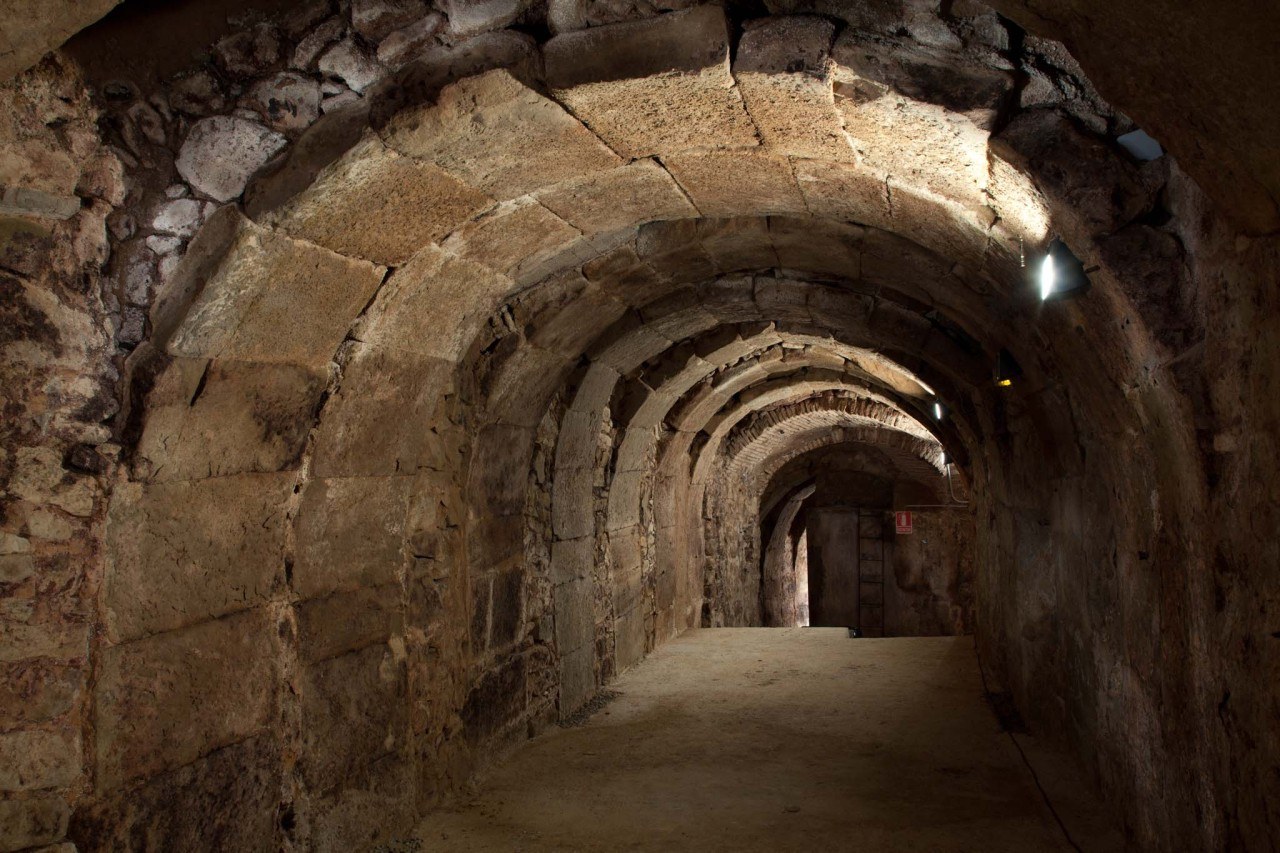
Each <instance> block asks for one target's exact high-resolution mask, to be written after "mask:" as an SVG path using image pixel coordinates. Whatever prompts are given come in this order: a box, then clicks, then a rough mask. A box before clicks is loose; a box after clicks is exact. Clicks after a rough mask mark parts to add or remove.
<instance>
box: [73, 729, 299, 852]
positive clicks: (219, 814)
mask: <svg viewBox="0 0 1280 853" xmlns="http://www.w3.org/2000/svg"><path fill="white" fill-rule="evenodd" d="M282 767H283V758H282V756H281V755H280V749H279V746H278V745H277V744H276V743H275V742H274V741H273V739H272V737H271V736H270V735H262V736H259V737H253V738H249V739H248V740H246V741H243V742H241V743H236V744H232V745H230V746H227V747H225V748H223V749H218V750H214V751H213V752H212V753H210V754H209V755H208V756H206V757H204V758H201V759H197V760H196V761H194V762H192V763H191V764H188V765H186V766H184V767H179V768H178V769H176V770H172V771H169V772H167V773H161V774H159V775H157V776H154V777H152V778H150V779H147V780H146V781H144V782H142V783H140V784H139V785H137V786H135V787H128V788H123V789H120V790H117V791H114V792H112V793H110V794H108V795H106V796H103V797H100V798H97V799H94V800H91V801H90V802H88V803H86V804H83V805H81V806H80V807H79V808H77V810H76V813H75V818H74V820H73V821H72V824H71V828H70V833H69V834H70V837H71V839H72V840H73V841H75V842H76V843H77V844H78V845H79V848H80V849H81V850H114V849H129V848H130V847H132V846H134V845H145V846H146V847H147V848H148V849H157V850H202V849H217V850H238V851H239V850H243V851H246V853H267V851H271V850H278V849H279V845H280V841H279V840H278V838H277V833H278V832H279V827H280V826H282V825H283V826H287V825H288V820H287V814H288V811H286V810H288V809H292V805H285V806H283V807H282V806H281V803H280V775H281V770H282ZM278 821H279V822H278Z"/></svg>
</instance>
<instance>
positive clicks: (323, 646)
mask: <svg viewBox="0 0 1280 853" xmlns="http://www.w3.org/2000/svg"><path fill="white" fill-rule="evenodd" d="M403 593H404V587H402V586H401V585H400V584H399V583H398V582H397V583H389V584H385V585H383V586H379V587H374V588H372V589H357V590H354V591H352V592H335V593H334V594H333V595H328V596H325V597H324V598H314V599H311V600H309V601H303V602H301V603H299V604H298V605H297V609H298V654H299V655H300V656H301V657H302V659H303V660H304V661H306V662H308V663H314V662H316V661H321V660H327V659H328V658H333V657H338V656H339V655H344V654H347V653H349V652H356V651H359V650H361V649H364V648H368V647H369V646H372V645H376V644H381V643H385V642H386V641H387V638H388V637H390V636H391V635H392V634H398V633H400V632H401V631H402V630H403V626H404V612H403V610H404V608H403V607H402V604H401V598H402V596H403Z"/></svg>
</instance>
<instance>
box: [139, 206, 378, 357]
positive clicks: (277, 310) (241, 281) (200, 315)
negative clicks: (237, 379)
mask: <svg viewBox="0 0 1280 853" xmlns="http://www.w3.org/2000/svg"><path fill="white" fill-rule="evenodd" d="M211 221H212V220H211ZM218 224H219V226H220V227H222V226H223V225H224V223H221V222H220V223H218ZM225 225H226V227H228V229H229V231H230V235H229V240H228V244H227V246H226V248H225V252H221V253H217V259H216V260H215V261H214V262H213V263H212V264H211V268H208V269H203V268H202V264H201V263H199V262H196V261H194V260H191V261H190V263H188V262H186V261H184V264H183V268H182V269H181V270H180V272H179V280H178V281H175V283H174V285H173V296H172V297H171V298H172V302H171V303H167V304H166V305H165V308H164V313H165V314H166V315H170V316H172V317H173V318H174V319H173V320H172V322H173V332H172V338H171V339H170V340H169V341H168V350H169V352H170V353H172V354H174V355H179V356H188V357H193V358H226V359H232V360H238V361H253V362H261V363H278V362H290V363H296V364H310V365H316V366H320V365H324V364H326V363H328V362H329V361H330V360H331V359H332V358H333V354H334V351H335V350H336V349H337V346H338V344H339V343H341V341H342V339H343V338H344V337H345V336H346V334H347V331H348V329H350V327H351V323H352V322H353V321H354V320H355V318H356V316H357V315H358V314H359V313H360V310H361V309H362V308H363V307H364V306H365V305H366V304H368V302H369V297H371V296H372V295H373V293H374V291H375V290H377V288H378V285H379V284H381V283H382V277H383V274H384V272H385V271H384V270H383V269H382V268H381V267H377V266H374V265H372V264H369V263H366V262H364V261H357V260H352V259H350V258H344V257H342V256H341V255H336V254H334V253H332V252H330V251H328V250H326V249H322V248H320V247H319V246H313V245H311V244H309V243H303V242H300V241H297V240H291V239H289V238H288V237H286V236H284V235H283V234H278V233H275V232H272V231H269V230H267V229H265V228H262V227H260V226H258V225H255V224H253V223H252V222H249V221H248V220H246V219H243V218H239V217H237V218H235V219H234V221H233V222H231V223H226V224H225ZM215 242H216V241H215ZM209 251H210V252H211V253H212V252H213V247H210V249H209ZM189 260H190V259H189ZM163 325H167V323H158V336H159V339H160V340H163V339H164V337H163V332H162V331H161V330H160V327H161V326H163ZM282 333H283V334H282Z"/></svg>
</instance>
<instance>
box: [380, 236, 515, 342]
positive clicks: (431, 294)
mask: <svg viewBox="0 0 1280 853" xmlns="http://www.w3.org/2000/svg"><path fill="white" fill-rule="evenodd" d="M512 289H513V285H512V283H511V280H510V279H508V278H507V277H506V276H503V275H499V274H498V273H496V272H494V271H493V270H491V269H489V268H488V267H485V266H481V265H480V264H477V263H474V262H472V261H465V260H461V259H459V258H453V257H450V256H449V255H448V254H446V253H445V252H444V251H443V250H441V249H439V248H436V247H434V246H429V247H427V248H426V249H424V250H423V251H422V252H420V253H419V254H418V255H417V256H416V257H415V258H414V259H413V260H412V261H411V262H410V263H408V264H406V265H405V266H404V267H402V268H401V269H399V270H398V271H397V272H396V274H395V275H393V276H392V277H391V278H390V279H389V280H388V281H387V284H386V286H385V287H383V289H382V292H381V293H380V294H378V299H377V300H376V301H375V302H374V303H373V305H371V306H370V307H369V310H368V312H367V314H366V315H365V317H364V318H363V319H362V321H361V323H360V326H359V329H358V330H357V335H358V337H359V339H360V340H362V341H365V342H366V343H369V344H373V345H376V346H379V347H386V348H392V349H397V350H402V351H404V352H408V353H414V354H416V355H419V356H429V357H433V358H440V359H447V360H450V361H458V360H459V359H461V357H462V355H463V354H464V353H465V352H466V350H467V347H469V346H470V345H471V341H472V340H473V339H474V338H475V336H476V334H477V333H478V332H479V331H480V329H481V327H482V326H483V325H484V323H485V322H486V321H487V320H488V318H489V317H490V316H491V315H492V314H493V313H494V311H496V310H497V309H498V307H499V305H500V304H501V301H502V299H503V297H505V296H506V295H507V294H508V293H509V292H510V291H511V290H512Z"/></svg>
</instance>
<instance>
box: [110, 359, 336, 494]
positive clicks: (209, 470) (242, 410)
mask: <svg viewBox="0 0 1280 853" xmlns="http://www.w3.org/2000/svg"><path fill="white" fill-rule="evenodd" d="M328 383H329V374H328V371H327V370H325V371H322V370H319V369H315V368H308V367H303V366H300V365H292V364H250V363H248V362H238V361H228V362H213V363H209V362H206V361H205V360H203V359H189V358H176V359H174V360H173V361H172V362H171V363H170V364H169V365H168V366H167V367H166V368H165V369H164V371H163V372H162V373H161V374H160V375H159V376H157V377H156V382H155V385H154V386H153V388H152V390H151V392H150V393H149V394H148V395H147V414H146V421H145V423H144V426H143V432H142V438H141V439H140V440H139V442H138V453H137V458H138V459H139V460H146V467H145V469H144V468H142V467H141V466H140V465H138V464H137V463H135V468H137V469H138V471H139V472H140V474H141V475H145V477H146V478H147V479H149V480H152V481H156V482H166V481H171V480H195V479H200V478H204V477H219V476H227V475H230V474H241V473H246V472H269V471H280V470H284V469H286V468H292V467H294V466H296V464H297V461H298V457H299V456H300V455H301V453H302V448H303V445H304V444H305V443H306V439H307V433H308V432H309V430H310V428H311V426H312V423H313V418H314V412H315V409H316V406H317V404H318V402H319V399H320V395H321V394H323V393H324V390H325V388H326V387H327V385H328Z"/></svg>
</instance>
